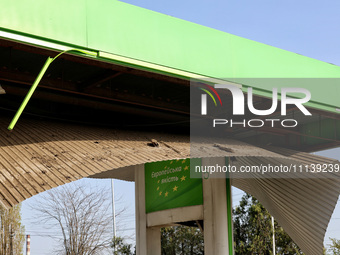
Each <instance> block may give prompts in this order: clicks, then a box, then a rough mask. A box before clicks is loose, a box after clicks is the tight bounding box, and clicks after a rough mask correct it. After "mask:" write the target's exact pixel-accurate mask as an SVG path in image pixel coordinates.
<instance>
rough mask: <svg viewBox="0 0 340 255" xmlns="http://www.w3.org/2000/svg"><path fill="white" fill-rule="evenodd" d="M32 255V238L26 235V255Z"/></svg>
mask: <svg viewBox="0 0 340 255" xmlns="http://www.w3.org/2000/svg"><path fill="white" fill-rule="evenodd" d="M30 254H31V236H30V235H26V255H30Z"/></svg>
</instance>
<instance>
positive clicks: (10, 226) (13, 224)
mask: <svg viewBox="0 0 340 255" xmlns="http://www.w3.org/2000/svg"><path fill="white" fill-rule="evenodd" d="M20 209H21V205H16V206H14V207H12V208H10V209H5V208H3V207H0V224H1V225H0V228H1V229H0V255H7V254H8V255H9V254H16V255H19V254H22V250H23V246H24V241H25V228H24V226H23V225H22V224H21V215H20Z"/></svg>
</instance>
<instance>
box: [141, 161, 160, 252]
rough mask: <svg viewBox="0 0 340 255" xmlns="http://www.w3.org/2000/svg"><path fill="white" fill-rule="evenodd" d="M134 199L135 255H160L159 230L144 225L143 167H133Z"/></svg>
mask: <svg viewBox="0 0 340 255" xmlns="http://www.w3.org/2000/svg"><path fill="white" fill-rule="evenodd" d="M135 199H136V252H137V255H161V231H160V228H159V227H151V228H147V225H146V224H147V222H146V213H145V172H144V165H141V166H135Z"/></svg>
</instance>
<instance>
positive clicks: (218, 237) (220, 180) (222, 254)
mask: <svg viewBox="0 0 340 255" xmlns="http://www.w3.org/2000/svg"><path fill="white" fill-rule="evenodd" d="M216 164H218V165H220V166H224V165H225V159H224V158H211V159H202V165H203V166H216ZM225 176H226V175H225V173H222V174H221V175H220V176H218V175H217V174H216V175H215V174H214V176H210V178H208V179H203V208H204V209H203V210H204V253H205V254H214V255H232V254H233V251H232V249H229V238H232V236H229V234H228V213H231V212H228V207H227V192H229V191H230V189H228V190H227V182H226V178H225ZM228 184H229V182H228Z"/></svg>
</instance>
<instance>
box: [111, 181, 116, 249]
mask: <svg viewBox="0 0 340 255" xmlns="http://www.w3.org/2000/svg"><path fill="white" fill-rule="evenodd" d="M111 189H112V217H113V218H112V219H113V220H112V224H113V240H114V241H115V239H116V212H115V186H114V179H111ZM113 252H114V253H113V254H116V244H115V243H114V246H113Z"/></svg>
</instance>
